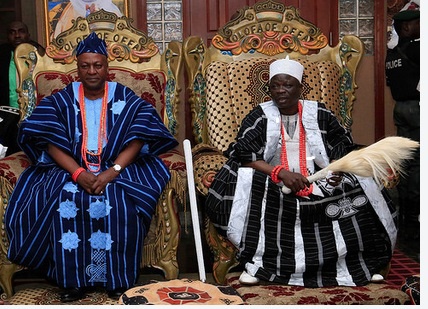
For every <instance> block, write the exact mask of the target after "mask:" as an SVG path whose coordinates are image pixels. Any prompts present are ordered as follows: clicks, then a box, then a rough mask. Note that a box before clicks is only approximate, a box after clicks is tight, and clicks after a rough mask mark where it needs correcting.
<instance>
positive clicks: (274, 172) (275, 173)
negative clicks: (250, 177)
mask: <svg viewBox="0 0 428 309" xmlns="http://www.w3.org/2000/svg"><path fill="white" fill-rule="evenodd" d="M283 168H284V166H282V165H277V166H275V167H274V168H273V170H272V172H271V174H270V177H271V178H272V181H273V182H274V183H279V182H280V181H281V180H280V179H279V178H278V175H279V172H281V170H282V169H283Z"/></svg>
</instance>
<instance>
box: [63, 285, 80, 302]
mask: <svg viewBox="0 0 428 309" xmlns="http://www.w3.org/2000/svg"><path fill="white" fill-rule="evenodd" d="M84 296H85V294H84V293H83V290H82V289H80V288H68V289H63V290H62V291H61V293H60V298H59V299H60V301H61V302H62V303H69V302H73V301H77V300H80V299H82V298H83V297H84Z"/></svg>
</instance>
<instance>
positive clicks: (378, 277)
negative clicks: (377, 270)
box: [371, 274, 384, 283]
mask: <svg viewBox="0 0 428 309" xmlns="http://www.w3.org/2000/svg"><path fill="white" fill-rule="evenodd" d="M383 280H384V278H383V276H382V275H380V274H374V275H373V276H372V280H371V282H375V283H376V282H382V281H383Z"/></svg>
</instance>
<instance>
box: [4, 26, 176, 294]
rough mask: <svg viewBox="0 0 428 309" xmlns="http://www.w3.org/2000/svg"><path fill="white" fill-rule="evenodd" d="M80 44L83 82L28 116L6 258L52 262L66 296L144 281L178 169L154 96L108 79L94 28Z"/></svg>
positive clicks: (50, 271) (46, 266) (118, 289)
mask: <svg viewBox="0 0 428 309" xmlns="http://www.w3.org/2000/svg"><path fill="white" fill-rule="evenodd" d="M75 53H76V56H77V70H78V76H79V79H80V82H73V83H71V84H70V85H68V86H67V87H66V88H64V89H63V90H62V91H60V92H58V93H56V94H54V95H52V96H49V97H46V98H45V99H43V100H42V101H41V102H40V104H39V105H38V106H37V107H36V108H35V109H34V111H33V113H32V114H31V116H30V117H28V118H27V119H26V120H24V121H23V122H22V124H21V126H20V130H19V140H18V141H19V144H20V146H21V147H22V149H23V151H24V152H25V153H26V155H27V156H28V157H29V158H30V159H31V162H32V165H31V166H30V167H29V168H27V169H26V170H25V171H24V172H23V174H22V176H21V177H20V179H19V181H18V183H17V184H16V187H15V190H14V191H13V194H12V196H11V199H10V203H9V206H8V208H7V211H6V214H5V222H6V228H7V234H8V237H9V240H10V248H9V252H8V258H9V259H10V260H11V261H12V262H14V263H16V264H20V265H23V266H27V267H31V268H38V269H41V270H43V271H45V273H46V275H47V276H48V277H49V278H50V279H52V280H54V281H55V282H56V283H57V284H58V286H59V287H61V288H62V289H63V291H62V292H61V301H62V302H70V301H75V300H78V299H81V298H83V297H84V295H85V289H86V288H89V287H97V286H100V287H104V288H105V289H106V290H107V292H108V295H109V296H110V297H112V298H118V297H119V296H120V295H121V294H122V293H123V292H124V291H125V290H127V289H129V288H131V287H132V286H133V285H134V284H135V283H136V280H137V276H138V273H139V265H140V260H141V256H142V244H143V240H144V237H145V236H146V234H147V231H148V230H149V225H150V221H151V218H152V215H153V212H154V209H155V207H156V204H157V201H158V199H159V196H160V194H161V192H162V191H163V189H164V187H165V185H166V184H167V182H168V181H169V179H170V173H169V171H168V168H167V167H166V166H165V164H164V163H163V162H162V160H161V159H160V158H159V157H158V155H159V154H161V153H163V152H166V151H168V150H170V149H172V148H173V147H175V146H177V144H178V142H177V141H176V140H175V139H174V137H173V136H172V135H171V134H170V132H169V131H168V129H167V128H166V127H165V125H164V124H163V122H162V120H161V118H160V117H159V115H158V114H157V112H156V110H155V109H154V108H153V107H152V105H151V104H149V103H148V102H146V101H144V100H142V99H141V98H139V97H138V96H136V95H135V94H134V93H133V92H132V91H131V90H130V89H129V88H127V87H125V86H123V85H121V84H119V83H116V82H107V81H106V79H107V76H108V62H107V48H106V43H105V42H104V41H103V40H101V39H99V38H98V37H97V35H96V34H95V33H91V34H90V35H89V36H88V37H87V38H86V39H85V40H83V41H81V42H80V43H79V44H78V46H77V47H76V50H75Z"/></svg>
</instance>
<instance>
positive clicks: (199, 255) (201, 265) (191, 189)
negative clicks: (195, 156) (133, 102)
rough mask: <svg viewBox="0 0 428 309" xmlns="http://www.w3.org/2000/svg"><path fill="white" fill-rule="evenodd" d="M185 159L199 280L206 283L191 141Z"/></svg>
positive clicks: (186, 146) (185, 144)
mask: <svg viewBox="0 0 428 309" xmlns="http://www.w3.org/2000/svg"><path fill="white" fill-rule="evenodd" d="M183 147H184V157H185V159H186V171H187V186H188V188H189V198H190V212H191V214H192V225H193V234H194V235H195V245H196V256H197V258H198V269H199V279H200V280H201V281H202V282H205V281H206V275H205V264H204V255H203V251H202V241H201V231H200V228H199V215H198V205H197V203H196V191H195V179H194V175H193V160H192V147H191V145H190V141H189V140H188V139H185V140H184V141H183Z"/></svg>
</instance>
